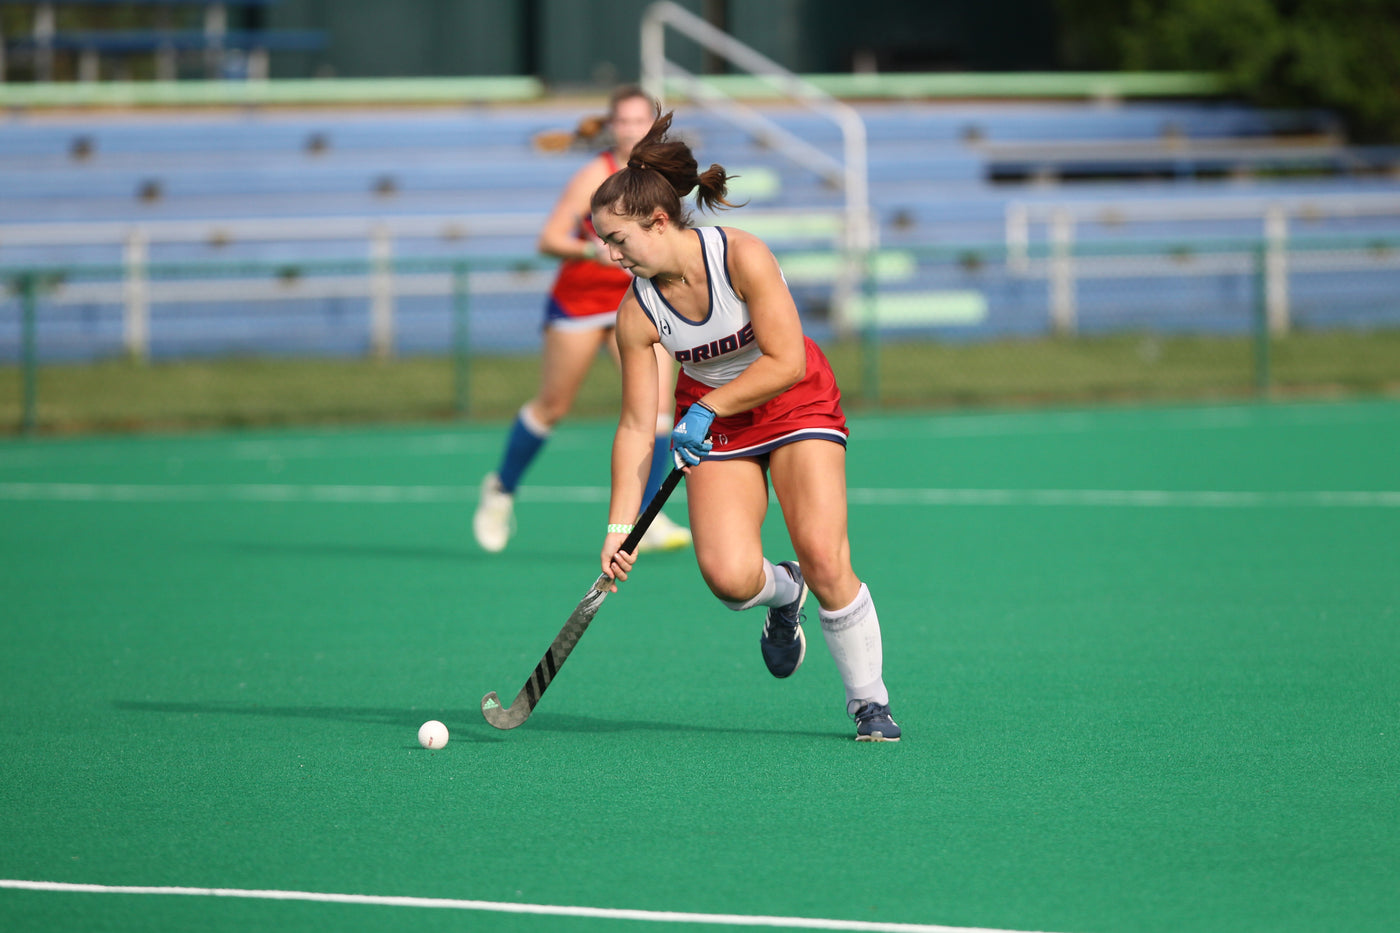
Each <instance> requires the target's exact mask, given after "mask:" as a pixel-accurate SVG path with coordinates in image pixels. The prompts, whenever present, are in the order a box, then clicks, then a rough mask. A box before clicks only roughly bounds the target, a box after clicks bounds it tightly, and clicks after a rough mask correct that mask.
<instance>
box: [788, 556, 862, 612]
mask: <svg viewBox="0 0 1400 933" xmlns="http://www.w3.org/2000/svg"><path fill="white" fill-rule="evenodd" d="M798 560H799V563H800V564H801V565H802V577H803V579H804V580H805V581H806V583H807V588H808V589H810V590H811V591H812V593H813V594H814V595H815V596H816V597H817V598H818V600H820V601H821V602H822V603H823V604H826V603H827V602H830V601H831V599H832V598H834V597H836V596H837V594H840V593H844V592H845V591H847V590H849V589H850V588H851V586H852V584H853V583H854V582H855V581H856V574H855V571H854V570H853V569H851V561H850V557H849V555H848V554H846V553H838V552H834V551H832V552H817V553H815V554H805V555H802V556H801V557H799V559H798ZM855 585H859V584H858V583H856V584H855Z"/></svg>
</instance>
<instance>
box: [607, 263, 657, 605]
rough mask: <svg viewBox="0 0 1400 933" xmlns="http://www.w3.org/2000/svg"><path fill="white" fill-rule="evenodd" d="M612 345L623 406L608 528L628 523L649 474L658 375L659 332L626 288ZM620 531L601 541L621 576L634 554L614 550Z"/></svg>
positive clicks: (613, 569)
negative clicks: (619, 375)
mask: <svg viewBox="0 0 1400 933" xmlns="http://www.w3.org/2000/svg"><path fill="white" fill-rule="evenodd" d="M616 337H617V349H618V355H619V357H620V360H621V367H622V410H621V412H620V414H619V415H618V419H617V433H615V434H614V435H613V448H612V495H611V497H610V500H609V504H608V524H609V525H610V526H614V525H621V526H628V525H631V524H632V523H633V522H634V521H636V519H637V515H638V514H639V513H640V512H641V510H642V506H643V505H644V504H645V503H643V502H642V491H643V490H644V489H645V488H646V481H647V476H648V474H649V473H650V472H651V449H652V445H653V444H654V443H656V416H657V414H658V396H659V394H660V385H659V383H660V378H661V377H660V375H659V374H658V372H657V366H656V351H655V350H654V349H653V347H654V346H655V345H656V344H657V343H659V342H660V340H661V335H660V334H658V333H657V331H656V326H655V325H654V324H652V322H651V320H650V319H649V318H648V317H647V316H646V315H645V314H644V313H642V306H641V304H640V303H639V302H638V301H637V296H636V293H634V292H632V291H630V290H629V291H628V292H627V297H626V298H625V299H623V302H622V307H620V308H619V309H618V312H617V330H616ZM626 537H627V534H626V533H625V532H609V533H608V535H607V537H605V538H604V539H603V553H602V562H603V572H604V573H606V574H608V575H609V576H612V577H614V578H615V579H618V580H626V579H627V572H628V571H629V570H631V569H632V563H633V557H634V556H635V555H630V554H623V553H621V552H619V551H618V548H619V547H620V546H621V545H622V542H623V540H624V539H625V538H626Z"/></svg>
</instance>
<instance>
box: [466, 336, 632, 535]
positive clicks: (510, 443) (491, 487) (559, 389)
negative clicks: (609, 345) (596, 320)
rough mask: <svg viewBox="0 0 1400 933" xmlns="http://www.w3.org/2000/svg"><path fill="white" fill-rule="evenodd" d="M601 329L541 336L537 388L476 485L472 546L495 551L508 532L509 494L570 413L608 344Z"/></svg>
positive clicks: (512, 505)
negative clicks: (477, 497)
mask: <svg viewBox="0 0 1400 933" xmlns="http://www.w3.org/2000/svg"><path fill="white" fill-rule="evenodd" d="M611 334H612V331H611V330H610V329H607V328H598V327H588V328H578V327H567V326H558V325H551V326H549V327H546V328H545V331H544V353H543V357H542V360H541V364H540V366H541V379H540V387H539V389H538V391H537V392H536V394H535V397H534V398H532V399H531V400H530V401H528V402H526V403H525V404H524V405H522V406H521V407H520V411H519V412H518V413H517V414H516V416H515V422H514V423H513V424H512V425H511V429H510V434H509V435H508V437H507V438H506V445H505V450H504V451H503V452H502V454H501V461H500V464H499V466H498V467H497V468H496V470H495V471H494V472H492V473H490V474H488V475H487V476H486V479H485V480H484V481H483V482H482V484H481V500H480V502H479V504H478V505H477V510H476V514H475V516H474V517H473V520H472V530H473V531H474V532H475V533H476V540H477V543H478V544H480V545H481V546H482V547H483V548H484V549H486V550H488V551H500V550H502V549H504V548H505V546H506V542H508V541H509V540H510V536H511V534H512V532H513V531H514V510H515V490H516V487H518V486H519V485H520V480H521V478H522V477H523V476H524V475H525V471H526V470H527V469H529V467H530V464H532V463H533V462H534V461H535V458H536V457H537V456H539V453H540V451H541V449H543V447H544V445H545V442H546V441H547V440H548V439H549V435H550V432H552V431H553V430H554V426H555V425H556V424H558V423H559V422H560V421H561V420H562V419H563V418H564V416H565V415H567V414H568V413H569V410H570V409H571V408H572V407H573V404H574V400H575V399H576V398H577V397H578V390H579V387H580V386H581V385H582V384H583V380H584V378H585V377H586V376H587V375H588V370H589V369H590V368H591V367H592V365H593V360H594V359H595V358H596V357H597V355H598V348H599V347H600V346H602V345H603V342H604V340H605V339H607V340H610V339H611Z"/></svg>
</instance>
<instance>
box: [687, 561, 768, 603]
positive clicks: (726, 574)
mask: <svg viewBox="0 0 1400 933" xmlns="http://www.w3.org/2000/svg"><path fill="white" fill-rule="evenodd" d="M702 575H703V576H704V578H705V584H706V585H707V586H708V587H709V588H710V592H711V593H713V594H714V595H715V598H716V599H718V600H719V601H720V602H722V603H724V604H725V605H726V606H728V607H729V608H730V609H733V610H735V611H736V612H737V611H739V610H741V609H745V608H747V606H748V604H749V603H750V602H751V601H752V600H753V598H754V597H755V596H757V595H758V593H759V591H761V590H762V589H763V579H762V577H760V578H759V579H758V580H753V579H751V576H752V575H751V574H741V573H737V572H735V571H733V570H725V569H712V570H707V571H704V572H703V574H702Z"/></svg>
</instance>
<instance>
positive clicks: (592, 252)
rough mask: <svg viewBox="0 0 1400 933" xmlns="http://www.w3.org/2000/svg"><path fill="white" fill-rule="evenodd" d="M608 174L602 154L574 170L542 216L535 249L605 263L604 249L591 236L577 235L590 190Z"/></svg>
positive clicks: (558, 257) (552, 254) (586, 212)
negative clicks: (581, 236) (542, 219)
mask: <svg viewBox="0 0 1400 933" xmlns="http://www.w3.org/2000/svg"><path fill="white" fill-rule="evenodd" d="M607 177H608V167H607V163H606V162H605V161H604V160H603V157H602V156H596V157H594V158H593V159H591V160H590V161H589V162H588V164H587V165H585V166H583V168H581V169H579V170H578V171H577V172H575V173H574V177H573V178H571V179H569V183H568V185H566V186H565V187H564V190H563V192H562V193H560V195H559V200H558V201H556V202H555V203H554V209H553V210H551V211H550V212H549V216H548V217H546V218H545V222H544V227H543V228H541V230H540V238H539V241H538V242H537V243H536V248H537V249H538V250H539V251H540V252H541V253H543V254H545V255H546V256H553V257H555V258H556V259H593V260H598V261H601V262H603V263H605V264H606V263H608V258H607V251H606V250H605V249H604V248H603V247H602V246H601V245H600V244H599V243H598V242H597V241H596V239H592V238H583V239H580V237H579V233H578V231H579V225H580V224H581V223H582V222H583V218H584V217H585V216H586V215H587V214H588V211H589V202H590V200H591V199H592V197H593V192H594V191H595V190H597V188H598V186H599V185H601V184H602V183H603V182H604V181H605V180H607Z"/></svg>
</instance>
